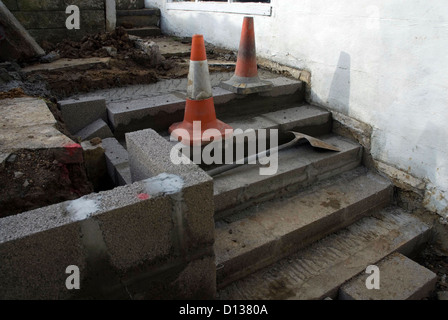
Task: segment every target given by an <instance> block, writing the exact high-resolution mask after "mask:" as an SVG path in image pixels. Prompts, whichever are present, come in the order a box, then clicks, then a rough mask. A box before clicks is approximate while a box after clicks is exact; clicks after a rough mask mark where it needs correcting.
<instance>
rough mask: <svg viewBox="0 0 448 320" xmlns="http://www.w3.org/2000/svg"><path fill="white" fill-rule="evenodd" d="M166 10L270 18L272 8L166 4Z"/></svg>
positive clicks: (240, 5)
mask: <svg viewBox="0 0 448 320" xmlns="http://www.w3.org/2000/svg"><path fill="white" fill-rule="evenodd" d="M166 8H167V9H168V10H184V11H206V12H223V13H236V14H250V15H258V16H271V14H272V6H271V4H268V3H266V4H261V3H250V4H249V3H235V2H234V3H219V2H216V3H204V2H168V3H167V4H166Z"/></svg>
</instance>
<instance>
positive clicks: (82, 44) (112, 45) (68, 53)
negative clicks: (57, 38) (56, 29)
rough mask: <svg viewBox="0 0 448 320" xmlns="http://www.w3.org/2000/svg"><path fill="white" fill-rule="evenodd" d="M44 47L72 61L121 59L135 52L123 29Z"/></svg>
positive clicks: (45, 43) (46, 43)
mask: <svg viewBox="0 0 448 320" xmlns="http://www.w3.org/2000/svg"><path fill="white" fill-rule="evenodd" d="M42 46H43V48H44V49H45V51H47V52H49V51H56V52H58V53H59V55H60V57H61V58H70V59H79V58H88V57H108V56H114V57H117V58H119V59H120V58H124V56H126V55H129V54H131V53H132V52H133V51H134V42H133V41H132V40H131V39H130V38H129V35H128V34H127V33H126V30H125V29H123V28H121V27H120V28H117V29H115V30H114V31H113V32H110V33H109V32H105V33H98V34H93V35H89V36H85V37H84V38H83V39H82V40H81V41H79V42H75V41H70V40H65V41H63V42H59V43H57V44H56V45H53V44H51V43H48V42H44V43H43V44H42Z"/></svg>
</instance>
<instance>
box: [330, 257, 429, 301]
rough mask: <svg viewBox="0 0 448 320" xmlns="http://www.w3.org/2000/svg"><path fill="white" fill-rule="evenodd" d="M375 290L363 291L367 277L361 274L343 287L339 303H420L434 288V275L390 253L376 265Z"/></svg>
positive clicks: (407, 259)
mask: <svg viewBox="0 0 448 320" xmlns="http://www.w3.org/2000/svg"><path fill="white" fill-rule="evenodd" d="M376 266H377V267H378V270H379V278H378V279H379V288H378V289H367V287H366V281H367V278H368V277H369V276H370V274H366V273H365V272H364V273H361V274H360V275H358V276H356V277H354V278H353V279H351V280H350V281H349V282H347V283H346V284H344V285H343V286H342V287H341V289H340V291H339V299H340V300H421V299H424V298H427V297H428V296H429V295H430V294H431V292H432V291H433V290H434V289H435V287H436V282H437V275H436V274H435V273H434V272H432V271H430V270H428V269H426V268H425V267H422V266H421V265H419V264H418V263H416V262H414V261H412V260H411V259H409V258H407V257H405V256H403V255H402V254H399V253H393V254H391V255H390V256H388V257H386V258H384V259H383V260H381V261H380V262H378V263H377V264H376Z"/></svg>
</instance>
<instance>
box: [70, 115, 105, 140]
mask: <svg viewBox="0 0 448 320" xmlns="http://www.w3.org/2000/svg"><path fill="white" fill-rule="evenodd" d="M75 136H76V137H80V138H81V139H82V140H90V139H92V138H96V137H98V138H101V139H105V138H111V137H113V134H112V131H110V128H109V126H108V125H107V123H106V122H104V120H103V119H98V120H96V121H94V122H92V123H91V124H89V125H88V126H87V127H85V128H83V129H82V130H80V131H78V132H77V133H76V134H75Z"/></svg>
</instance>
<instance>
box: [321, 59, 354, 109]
mask: <svg viewBox="0 0 448 320" xmlns="http://www.w3.org/2000/svg"><path fill="white" fill-rule="evenodd" d="M350 67H351V59H350V55H349V54H348V53H347V52H344V51H341V53H340V54H339V60H338V64H337V66H336V70H335V72H334V75H333V80H332V81H331V85H330V90H329V93H328V98H327V103H326V104H327V105H328V106H330V107H331V108H332V109H336V110H337V111H339V112H341V113H343V114H345V115H349V111H350Z"/></svg>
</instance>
